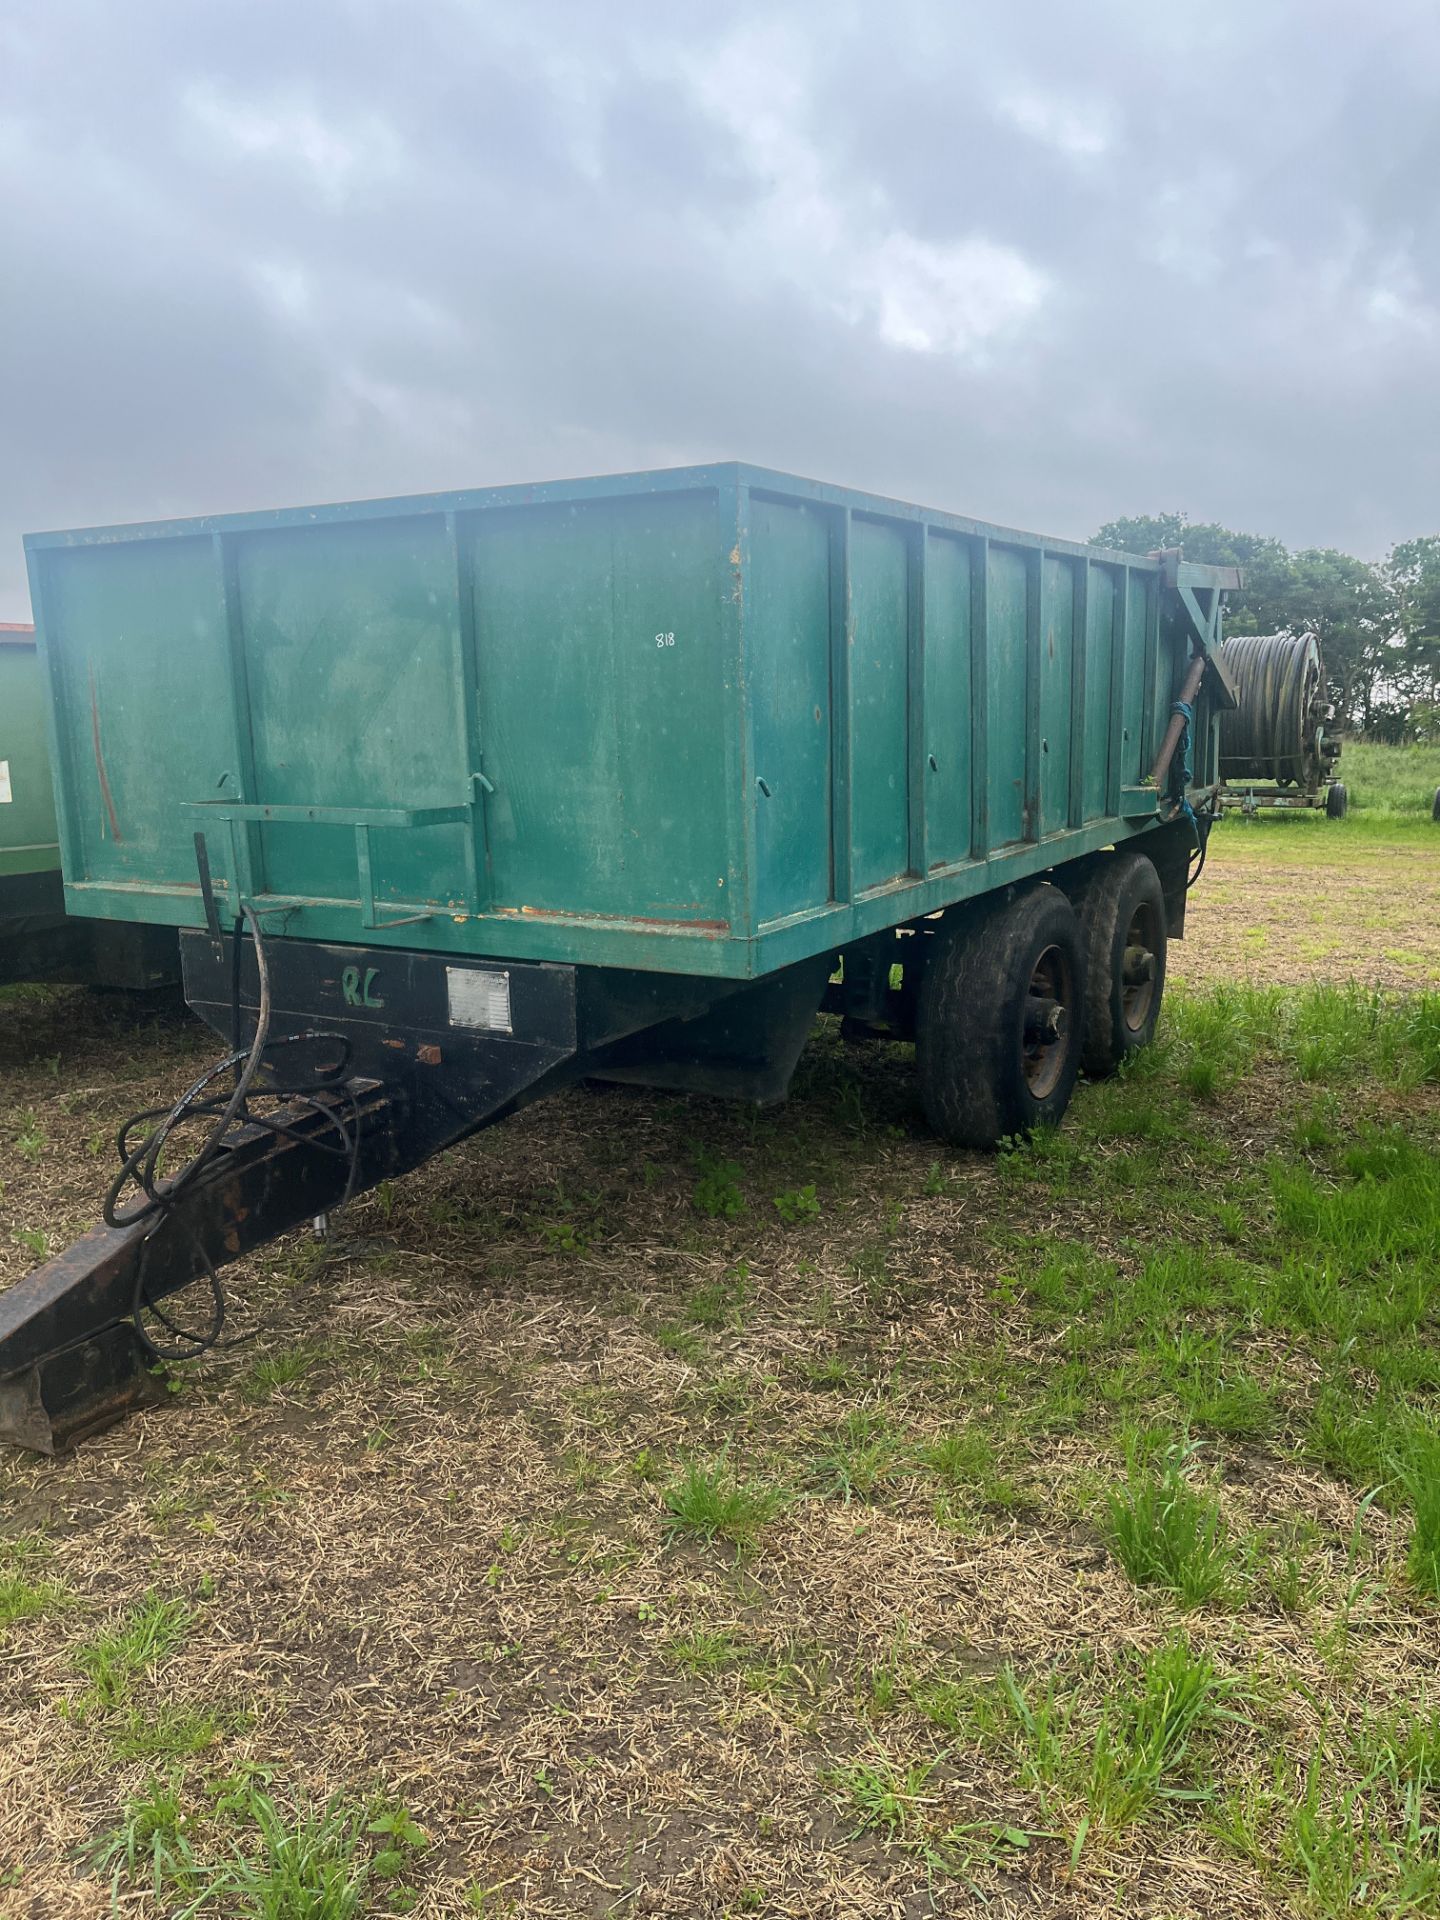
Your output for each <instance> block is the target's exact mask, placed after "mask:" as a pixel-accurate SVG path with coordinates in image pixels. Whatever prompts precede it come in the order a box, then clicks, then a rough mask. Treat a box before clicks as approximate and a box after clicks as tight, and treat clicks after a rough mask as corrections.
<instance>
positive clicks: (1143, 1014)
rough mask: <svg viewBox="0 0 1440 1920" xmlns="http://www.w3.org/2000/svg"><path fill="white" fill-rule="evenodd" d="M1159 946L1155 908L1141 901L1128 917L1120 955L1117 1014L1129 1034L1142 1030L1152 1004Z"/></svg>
mask: <svg viewBox="0 0 1440 1920" xmlns="http://www.w3.org/2000/svg"><path fill="white" fill-rule="evenodd" d="M1159 944H1160V943H1159V926H1158V923H1157V921H1156V917H1155V908H1154V906H1153V905H1152V904H1151V903H1150V902H1149V901H1148V900H1144V901H1142V902H1141V903H1140V905H1139V906H1138V907H1136V909H1135V911H1134V913H1132V914H1131V916H1130V924H1129V926H1128V927H1127V928H1126V929H1125V951H1124V952H1123V953H1122V954H1121V956H1120V1013H1121V1018H1122V1019H1123V1020H1124V1022H1125V1026H1126V1029H1127V1030H1128V1031H1129V1032H1130V1033H1140V1032H1142V1031H1143V1029H1144V1026H1145V1023H1146V1021H1147V1020H1148V1019H1149V1018H1150V1009H1151V1008H1152V1007H1153V1006H1154V1004H1155V976H1156V974H1157V972H1158V971H1159V958H1158V948H1159Z"/></svg>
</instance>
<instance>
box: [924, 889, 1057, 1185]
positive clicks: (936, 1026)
mask: <svg viewBox="0 0 1440 1920" xmlns="http://www.w3.org/2000/svg"><path fill="white" fill-rule="evenodd" d="M929 945H930V953H929V955H928V957H927V959H926V963H925V974H924V978H923V980H922V982H921V986H920V1003H919V1007H918V1009H917V1015H916V1025H915V1055H916V1061H917V1064H918V1066H919V1069H920V1098H921V1101H922V1102H923V1104H924V1108H925V1115H926V1118H927V1119H928V1120H929V1122H930V1124H931V1126H932V1127H933V1128H934V1129H935V1131H936V1133H938V1134H939V1135H940V1136H941V1138H942V1139H945V1140H948V1141H949V1142H950V1143H951V1144H952V1145H953V1146H957V1147H994V1146H996V1145H997V1144H998V1143H999V1142H1000V1141H1001V1140H1004V1139H1007V1138H1009V1137H1010V1136H1012V1135H1015V1134H1025V1133H1029V1132H1030V1131H1031V1130H1032V1129H1033V1128H1035V1127H1038V1126H1043V1125H1054V1124H1055V1123H1056V1122H1057V1121H1059V1120H1060V1118H1061V1117H1062V1116H1063V1114H1064V1112H1065V1109H1066V1107H1067V1106H1069V1104H1070V1095H1071V1093H1072V1092H1073V1090H1074V1087H1075V1076H1076V1074H1077V1073H1078V1072H1079V1070H1080V1021H1081V1015H1082V1012H1083V1008H1084V995H1085V956H1084V952H1083V951H1082V946H1081V940H1080V929H1079V926H1078V925H1077V923H1076V919H1075V912H1074V909H1073V908H1072V907H1071V905H1070V902H1069V901H1068V900H1067V899H1066V898H1065V895H1064V894H1063V893H1061V891H1060V889H1059V888H1058V887H1052V886H1037V887H1032V888H1030V889H1029V890H1028V891H1027V892H1025V893H1022V894H1019V895H1018V896H1017V897H1015V898H1014V899H1012V900H1009V901H1006V902H1005V903H1003V904H1001V905H997V906H994V907H991V908H989V909H988V910H986V909H982V910H981V911H980V912H979V913H977V914H974V915H969V916H966V917H963V918H962V917H959V916H957V917H955V918H954V919H952V920H950V921H948V922H945V921H942V923H941V925H940V928H939V930H938V932H937V933H936V934H935V935H934V936H933V938H932V940H931V942H930V943H929Z"/></svg>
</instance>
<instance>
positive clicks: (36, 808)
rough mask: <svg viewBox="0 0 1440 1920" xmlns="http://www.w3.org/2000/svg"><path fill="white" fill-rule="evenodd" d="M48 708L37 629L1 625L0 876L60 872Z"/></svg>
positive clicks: (57, 895) (57, 897) (57, 896)
mask: <svg viewBox="0 0 1440 1920" xmlns="http://www.w3.org/2000/svg"><path fill="white" fill-rule="evenodd" d="M46 705H47V697H46V689H45V685H44V681H43V679H42V677H41V673H40V663H39V661H38V659H37V658H36V653H35V634H34V629H33V628H31V627H28V626H18V625H3V626H0V877H8V876H11V875H17V874H33V873H54V874H56V875H58V874H59V871H60V846H59V841H58V837H57V835H56V831H55V800H54V796H53V794H52V792H51V787H50V760H49V755H48V753H47V751H46V745H45V739H46V724H45V708H46ZM56 904H57V906H58V904H59V894H58V882H57V894H56Z"/></svg>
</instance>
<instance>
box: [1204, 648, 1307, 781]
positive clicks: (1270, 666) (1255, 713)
mask: <svg viewBox="0 0 1440 1920" xmlns="http://www.w3.org/2000/svg"><path fill="white" fill-rule="evenodd" d="M1221 658H1222V660H1223V662H1224V664H1225V666H1226V668H1227V669H1228V671H1229V674H1230V677H1231V679H1232V680H1233V681H1234V683H1235V690H1236V692H1237V694H1238V695H1239V699H1240V704H1239V706H1238V707H1237V708H1236V709H1235V711H1234V712H1233V713H1225V714H1222V715H1221V719H1220V775H1221V778H1222V779H1224V780H1228V781H1232V782H1234V781H1245V780H1277V781H1280V782H1282V783H1284V782H1290V781H1294V782H1296V783H1297V784H1304V783H1306V782H1307V781H1308V780H1314V779H1319V778H1322V777H1323V769H1322V766H1321V753H1320V749H1321V726H1322V723H1323V720H1324V717H1325V668H1324V664H1323V662H1322V661H1321V658H1320V643H1319V641H1318V640H1317V639H1316V638H1315V635H1314V634H1313V633H1302V634H1292V633H1252V634H1242V635H1240V636H1239V638H1237V639H1234V640H1227V641H1226V642H1225V644H1224V647H1223V648H1222V650H1221Z"/></svg>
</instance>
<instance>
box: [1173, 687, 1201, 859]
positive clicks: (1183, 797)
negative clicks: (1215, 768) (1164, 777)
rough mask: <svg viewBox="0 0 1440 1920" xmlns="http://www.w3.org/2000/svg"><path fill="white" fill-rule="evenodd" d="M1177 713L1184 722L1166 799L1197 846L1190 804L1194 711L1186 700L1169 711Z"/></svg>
mask: <svg viewBox="0 0 1440 1920" xmlns="http://www.w3.org/2000/svg"><path fill="white" fill-rule="evenodd" d="M1170 711H1171V713H1178V714H1179V716H1180V718H1181V719H1182V720H1183V721H1184V722H1185V725H1184V728H1183V730H1182V731H1181V734H1180V743H1179V745H1178V746H1177V747H1176V749H1175V755H1174V758H1173V759H1172V760H1171V762H1170V786H1169V791H1168V793H1167V795H1166V798H1167V799H1168V800H1169V801H1170V803H1171V805H1172V806H1173V807H1174V808H1175V811H1176V812H1177V813H1183V814H1184V816H1185V818H1186V819H1187V820H1188V821H1189V822H1190V825H1191V828H1192V829H1193V830H1194V832H1195V835H1196V840H1197V844H1198V840H1199V828H1198V826H1197V825H1196V821H1195V809H1194V807H1192V806H1191V804H1190V786H1191V783H1192V782H1193V780H1194V778H1195V752H1194V746H1193V743H1192V740H1191V734H1190V723H1191V721H1192V720H1193V719H1194V718H1195V709H1194V708H1193V707H1192V706H1191V704H1190V702H1189V701H1188V700H1177V701H1176V702H1175V704H1174V706H1173V707H1171V709H1170Z"/></svg>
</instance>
